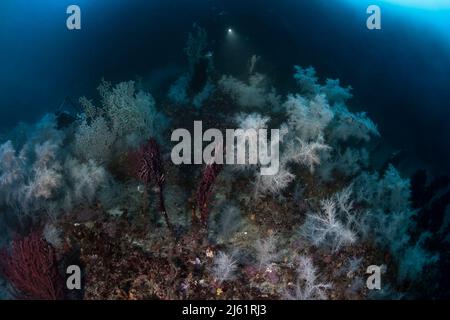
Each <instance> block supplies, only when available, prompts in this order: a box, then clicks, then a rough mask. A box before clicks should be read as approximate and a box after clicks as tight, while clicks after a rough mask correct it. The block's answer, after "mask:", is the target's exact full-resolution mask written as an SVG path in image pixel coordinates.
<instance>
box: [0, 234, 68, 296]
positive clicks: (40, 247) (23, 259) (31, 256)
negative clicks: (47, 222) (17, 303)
mask: <svg viewBox="0 0 450 320" xmlns="http://www.w3.org/2000/svg"><path fill="white" fill-rule="evenodd" d="M0 271H1V273H2V274H3V275H4V276H5V278H6V279H8V280H9V281H10V282H11V284H12V285H13V287H14V289H15V291H16V295H17V297H18V298H22V299H29V300H59V299H64V287H63V283H64V282H63V279H62V278H61V276H60V275H59V273H58V268H57V263H56V258H55V253H54V250H53V248H52V247H51V245H50V244H48V243H47V242H46V241H45V240H44V239H43V238H42V236H41V234H40V233H38V232H33V233H31V234H30V235H28V236H27V237H25V238H22V239H16V240H14V241H13V243H12V245H11V249H10V250H6V249H5V250H3V251H2V252H1V253H0Z"/></svg>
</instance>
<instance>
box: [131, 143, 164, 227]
mask: <svg viewBox="0 0 450 320" xmlns="http://www.w3.org/2000/svg"><path fill="white" fill-rule="evenodd" d="M129 161H131V164H130V165H131V166H132V167H133V171H134V172H133V173H134V174H135V176H136V177H137V178H138V179H139V180H140V181H142V182H143V183H145V185H146V186H147V187H150V186H152V185H154V186H156V187H157V192H158V196H159V210H160V212H161V214H162V216H163V217H164V219H165V220H166V224H167V227H168V228H169V229H171V230H172V225H171V223H170V220H169V216H168V214H167V210H166V205H165V202H164V183H165V179H166V176H165V172H164V165H163V161H162V158H161V152H160V150H159V145H158V142H156V140H155V139H154V138H150V139H149V140H148V141H147V143H146V144H144V145H142V146H141V147H140V148H139V150H138V151H137V152H132V153H130V155H129Z"/></svg>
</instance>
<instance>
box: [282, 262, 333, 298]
mask: <svg viewBox="0 0 450 320" xmlns="http://www.w3.org/2000/svg"><path fill="white" fill-rule="evenodd" d="M298 262H299V263H298V268H297V283H296V286H295V288H294V289H293V290H292V289H290V288H288V289H287V290H286V291H285V298H286V299H287V300H326V299H327V298H328V297H327V290H329V289H331V288H332V285H331V284H330V283H318V279H317V271H316V268H315V267H314V265H313V262H312V260H311V258H310V257H307V256H300V257H299V261H298Z"/></svg>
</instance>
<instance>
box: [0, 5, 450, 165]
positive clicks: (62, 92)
mask: <svg viewBox="0 0 450 320" xmlns="http://www.w3.org/2000/svg"><path fill="white" fill-rule="evenodd" d="M369 3H378V4H380V5H381V7H382V10H383V11H382V14H383V16H382V18H383V20H382V22H383V29H382V30H381V31H368V30H367V29H366V28H365V20H366V17H367V15H366V13H365V9H366V8H367V5H368V4H369ZM69 4H78V5H80V6H81V9H82V27H83V29H82V30H81V31H75V32H74V31H68V30H67V29H66V27H65V20H66V17H67V16H66V13H65V11H66V8H67V6H68V5H69ZM193 22H197V23H198V24H199V25H201V26H203V27H205V28H206V29H207V30H208V33H209V38H210V39H211V40H212V49H214V51H215V56H216V64H217V65H218V67H219V69H221V70H224V71H226V72H228V73H234V74H238V73H240V72H243V70H244V68H245V66H246V63H247V59H248V58H249V57H250V56H251V55H252V54H258V55H260V56H262V60H261V61H262V64H261V67H262V68H263V69H264V71H266V72H267V73H269V74H270V75H271V76H272V77H273V79H274V81H276V82H279V84H278V85H281V86H283V85H286V87H287V88H289V85H290V84H291V83H290V79H291V76H292V65H293V64H301V65H313V66H315V67H316V69H317V70H318V72H319V74H320V75H321V76H324V77H333V78H340V79H341V81H342V82H343V83H344V84H350V85H352V86H353V87H354V89H355V90H354V94H355V99H354V102H353V103H352V106H353V107H354V108H355V109H359V110H366V111H367V112H368V113H369V115H370V116H371V117H372V118H373V119H374V120H375V122H377V123H378V125H379V128H380V131H381V133H382V135H383V137H384V140H383V144H384V146H386V147H391V148H392V149H404V150H405V151H406V154H407V155H408V159H409V162H410V164H411V163H413V164H416V162H417V163H418V164H419V165H422V164H423V165H428V166H431V167H432V169H434V170H436V171H447V172H450V170H449V168H450V145H449V142H448V140H449V137H450V129H449V128H450V105H449V104H450V103H449V101H450V90H449V87H450V11H429V10H414V9H411V8H408V7H397V6H394V5H388V4H385V3H383V2H382V1H376V0H373V1H366V0H304V1H300V0H272V1H269V0H245V1H244V0H239V1H237V0H226V1H217V0H216V1H213V0H211V1H207V0H197V1H195V0H189V1H188V0H159V1H156V0H153V1H152V0H150V1H143V0H95V1H93V0H70V1H66V0H35V1H29V0H2V1H1V3H0V46H1V47H0V49H1V50H0V68H1V69H0V70H1V72H0V127H1V128H3V129H5V128H8V127H10V126H12V125H14V124H15V123H16V122H17V121H20V120H24V121H32V120H34V119H36V118H37V117H38V116H40V115H41V114H42V113H43V112H45V111H52V110H55V109H56V108H57V107H58V105H59V104H60V103H61V102H62V100H63V99H64V97H66V96H69V97H73V98H74V99H76V98H77V97H79V96H81V95H87V96H90V97H92V96H94V95H95V88H96V87H97V84H98V83H99V80H100V79H101V78H102V77H105V78H106V79H107V80H113V81H122V80H129V79H134V78H135V77H136V76H140V77H142V79H143V80H144V83H146V84H147V85H149V86H150V87H152V88H153V92H152V93H153V94H154V95H155V96H158V95H161V94H163V92H162V91H161V90H160V89H159V88H160V87H158V84H161V83H166V82H168V81H170V80H172V79H173V78H174V77H176V75H177V74H178V73H179V72H180V71H181V70H182V68H183V67H184V64H185V61H184V55H183V51H182V48H183V46H184V43H185V40H186V37H187V33H188V32H189V31H190V30H191V27H192V24H193ZM228 27H232V28H233V30H234V31H235V35H236V38H235V40H236V41H234V43H232V44H231V43H230V41H229V39H227V35H226V29H227V28H228ZM0 131H3V130H0Z"/></svg>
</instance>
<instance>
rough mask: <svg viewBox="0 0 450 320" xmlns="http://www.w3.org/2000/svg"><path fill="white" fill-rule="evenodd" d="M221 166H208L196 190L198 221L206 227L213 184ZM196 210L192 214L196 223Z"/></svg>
mask: <svg viewBox="0 0 450 320" xmlns="http://www.w3.org/2000/svg"><path fill="white" fill-rule="evenodd" d="M221 169H222V166H221V165H219V164H217V163H215V162H214V163H211V164H208V165H207V166H206V167H205V169H204V170H203V174H202V178H201V180H200V184H199V185H198V188H197V193H196V199H197V207H196V209H198V210H199V211H200V221H201V223H202V224H203V225H204V226H206V224H207V223H208V215H209V210H210V208H209V205H210V201H211V195H212V192H213V188H214V183H215V181H216V178H217V176H218V175H219V173H220V171H221ZM195 211H196V210H194V212H193V216H192V218H193V220H194V221H197V215H196V212H195Z"/></svg>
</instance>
